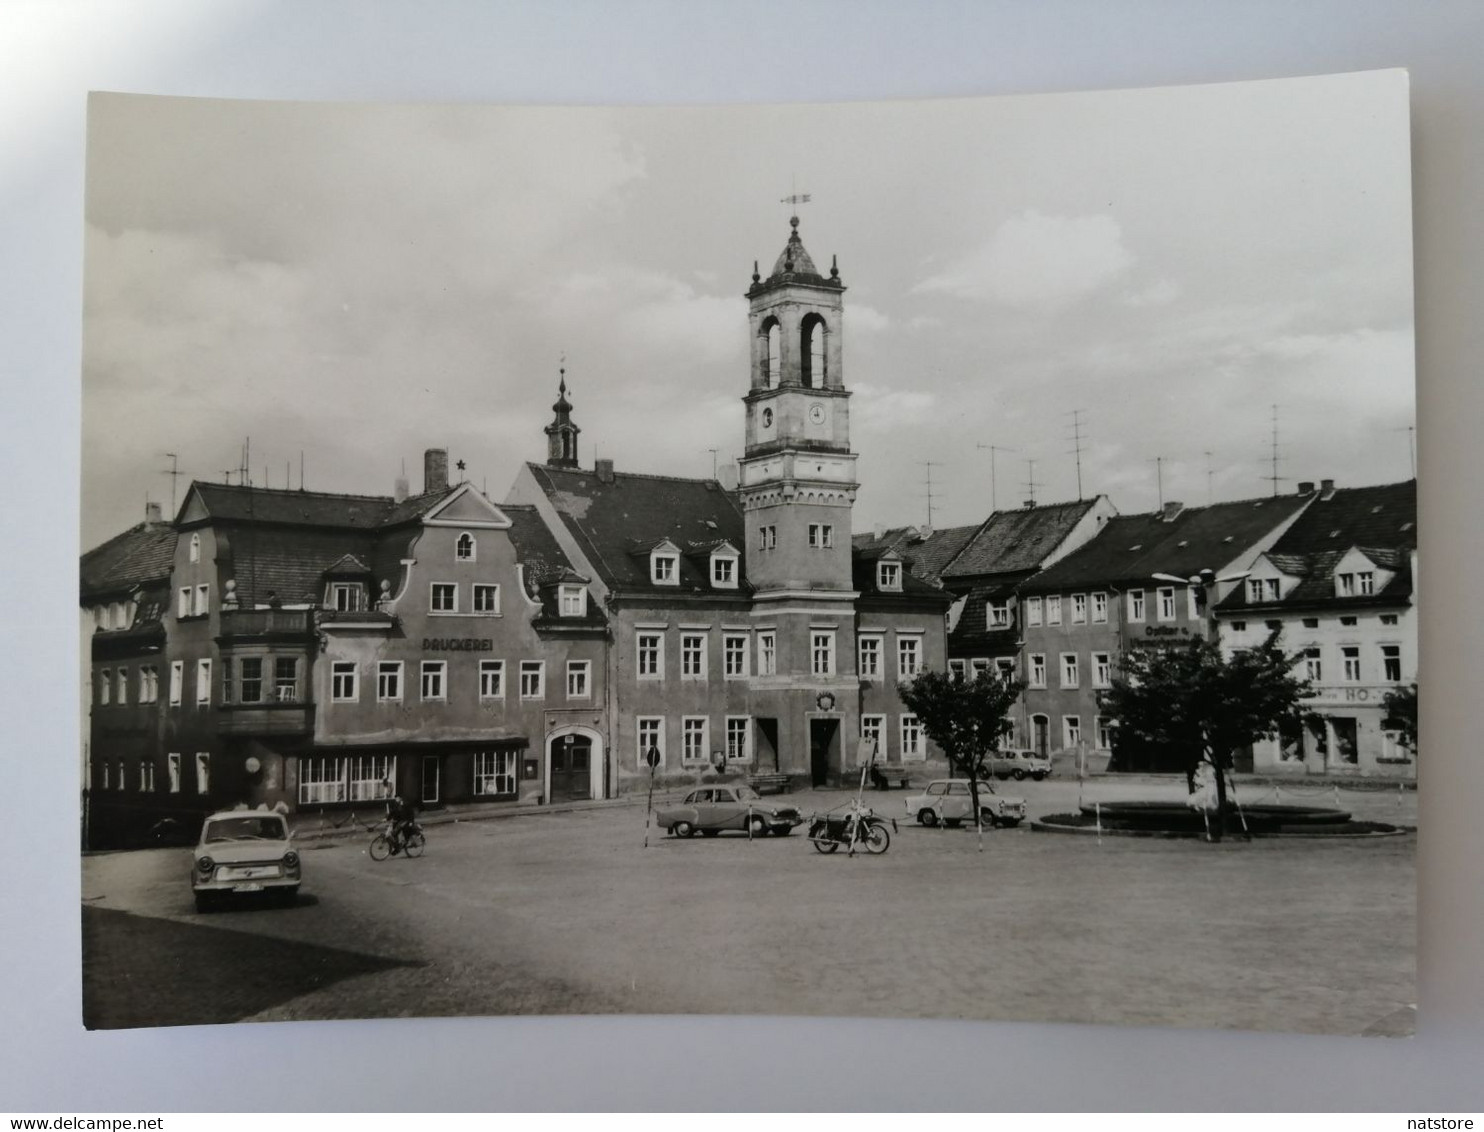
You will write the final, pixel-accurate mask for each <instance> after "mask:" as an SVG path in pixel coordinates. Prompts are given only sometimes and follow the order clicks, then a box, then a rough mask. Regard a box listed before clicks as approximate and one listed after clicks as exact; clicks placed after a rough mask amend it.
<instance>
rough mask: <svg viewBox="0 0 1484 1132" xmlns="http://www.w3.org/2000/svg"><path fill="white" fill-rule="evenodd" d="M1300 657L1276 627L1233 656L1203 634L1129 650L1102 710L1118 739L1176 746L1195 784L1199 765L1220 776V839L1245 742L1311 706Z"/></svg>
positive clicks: (1283, 726) (1285, 725)
mask: <svg viewBox="0 0 1484 1132" xmlns="http://www.w3.org/2000/svg"><path fill="white" fill-rule="evenodd" d="M1299 659H1300V658H1299V657H1298V656H1288V655H1285V654H1284V652H1283V650H1282V649H1280V648H1279V647H1278V633H1276V632H1275V633H1273V634H1272V635H1271V636H1270V637H1268V639H1267V640H1266V641H1264V642H1263V643H1262V644H1261V645H1259V646H1258V647H1256V648H1252V649H1243V650H1240V651H1238V652H1235V653H1233V654H1232V655H1231V656H1230V657H1227V656H1223V655H1222V652H1221V646H1220V645H1218V644H1216V643H1215V642H1214V641H1208V640H1205V639H1203V638H1200V637H1197V638H1195V639H1193V640H1191V641H1190V642H1188V643H1186V644H1184V645H1182V646H1180V647H1178V648H1166V649H1141V650H1130V651H1129V652H1128V653H1126V654H1124V656H1123V658H1122V659H1121V660H1120V661H1119V666H1118V667H1119V676H1118V677H1117V678H1116V679H1115V680H1114V681H1113V685H1112V687H1111V688H1110V689H1109V690H1108V691H1106V692H1104V693H1102V696H1101V698H1100V702H1101V704H1102V708H1103V711H1104V712H1105V713H1107V714H1108V715H1109V716H1110V717H1112V719H1113V720H1114V721H1116V723H1117V725H1118V729H1119V741H1120V742H1125V741H1128V740H1130V739H1132V740H1135V741H1143V742H1146V743H1150V744H1154V745H1157V746H1160V747H1163V748H1165V749H1167V750H1171V751H1174V752H1175V753H1176V758H1177V760H1178V764H1179V766H1180V768H1181V769H1182V770H1183V771H1184V772H1185V778H1186V781H1187V783H1188V784H1189V785H1190V788H1191V791H1192V792H1194V790H1195V777H1196V774H1197V773H1198V772H1199V770H1200V768H1201V765H1202V764H1203V763H1204V764H1207V765H1209V766H1210V767H1211V768H1212V771H1213V772H1214V777H1215V779H1216V820H1215V822H1214V823H1213V827H1212V833H1213V836H1214V837H1215V838H1216V839H1217V840H1219V839H1220V837H1221V834H1222V831H1223V829H1224V827H1225V824H1226V817H1227V798H1226V776H1227V773H1228V772H1229V771H1230V770H1231V766H1232V758H1233V756H1234V755H1235V753H1236V752H1237V750H1238V749H1239V748H1241V747H1245V746H1247V745H1248V744H1250V743H1253V742H1255V741H1257V740H1258V739H1261V738H1263V737H1264V736H1267V735H1271V734H1272V733H1273V732H1275V731H1279V730H1291V729H1292V728H1293V727H1294V726H1295V725H1296V724H1298V723H1300V722H1301V721H1303V720H1304V719H1306V718H1307V717H1308V716H1309V715H1310V714H1311V713H1310V712H1308V711H1307V710H1306V709H1305V707H1304V700H1305V699H1306V698H1307V697H1309V696H1311V695H1312V694H1313V690H1312V689H1311V687H1310V686H1309V682H1308V681H1307V680H1303V679H1300V678H1299V677H1297V676H1295V675H1294V674H1293V669H1294V665H1295V664H1296V663H1297V662H1298V660H1299Z"/></svg>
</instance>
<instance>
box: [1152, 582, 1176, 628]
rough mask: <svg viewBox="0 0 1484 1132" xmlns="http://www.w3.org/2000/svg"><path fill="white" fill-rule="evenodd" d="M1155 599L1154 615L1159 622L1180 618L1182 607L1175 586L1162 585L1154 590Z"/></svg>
mask: <svg viewBox="0 0 1484 1132" xmlns="http://www.w3.org/2000/svg"><path fill="white" fill-rule="evenodd" d="M1154 599H1155V602H1156V604H1155V607H1154V617H1155V620H1156V621H1157V622H1164V621H1177V620H1179V617H1180V609H1179V603H1178V601H1177V600H1176V597H1175V587H1174V586H1160V587H1159V589H1157V590H1155V591H1154Z"/></svg>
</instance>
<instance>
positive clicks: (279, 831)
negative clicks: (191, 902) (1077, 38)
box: [191, 810, 301, 912]
mask: <svg viewBox="0 0 1484 1132" xmlns="http://www.w3.org/2000/svg"><path fill="white" fill-rule="evenodd" d="M300 880H301V873H300V867H299V853H298V850H296V849H295V848H294V846H293V837H292V835H291V833H290V830H289V823H288V821H287V819H285V818H284V816H283V815H282V814H278V813H273V812H271V811H269V810H224V811H222V812H221V813H218V814H212V815H211V816H210V817H209V818H207V819H206V822H205V824H204V825H202V826H201V838H200V840H199V841H197V842H196V848H195V849H194V850H193V851H192V854H191V890H192V891H193V892H194V893H195V896H196V911H198V912H205V911H207V910H208V909H209V908H210V907H211V906H212V904H213V903H215V901H217V900H218V899H221V898H223V897H226V896H229V895H232V894H234V893H243V894H246V893H261V894H264V895H269V896H275V897H277V898H278V899H279V900H280V901H282V902H283V903H285V904H292V903H293V902H294V899H295V898H296V897H297V896H298V893H299V882H300Z"/></svg>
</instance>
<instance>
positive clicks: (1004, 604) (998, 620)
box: [984, 598, 1010, 629]
mask: <svg viewBox="0 0 1484 1132" xmlns="http://www.w3.org/2000/svg"><path fill="white" fill-rule="evenodd" d="M984 624H985V627H986V628H988V629H1008V628H1009V627H1010V599H1009V598H1005V600H1003V601H1000V602H992V601H988V600H986V601H985V603H984Z"/></svg>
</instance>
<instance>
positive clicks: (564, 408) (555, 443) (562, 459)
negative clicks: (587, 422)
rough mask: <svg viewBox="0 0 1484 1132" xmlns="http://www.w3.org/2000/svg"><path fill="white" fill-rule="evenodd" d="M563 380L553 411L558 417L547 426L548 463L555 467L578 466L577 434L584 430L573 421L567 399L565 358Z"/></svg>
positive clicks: (564, 361) (558, 386) (570, 406)
mask: <svg viewBox="0 0 1484 1132" xmlns="http://www.w3.org/2000/svg"><path fill="white" fill-rule="evenodd" d="M559 372H560V374H561V380H560V382H559V383H558V385H557V399H556V404H555V405H553V406H552V407H551V411H552V412H553V413H555V414H556V418H555V419H554V420H553V421H552V422H551V424H549V425H547V426H546V463H547V464H548V465H549V466H550V467H553V468H575V467H577V434H578V433H580V432H581V431H582V429H580V428H578V427H577V426H576V425H575V424H573V423H572V404H571V402H569V401H568V400H567V365H566V360H565V359H563V361H562V366H561V369H560V371H559Z"/></svg>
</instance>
